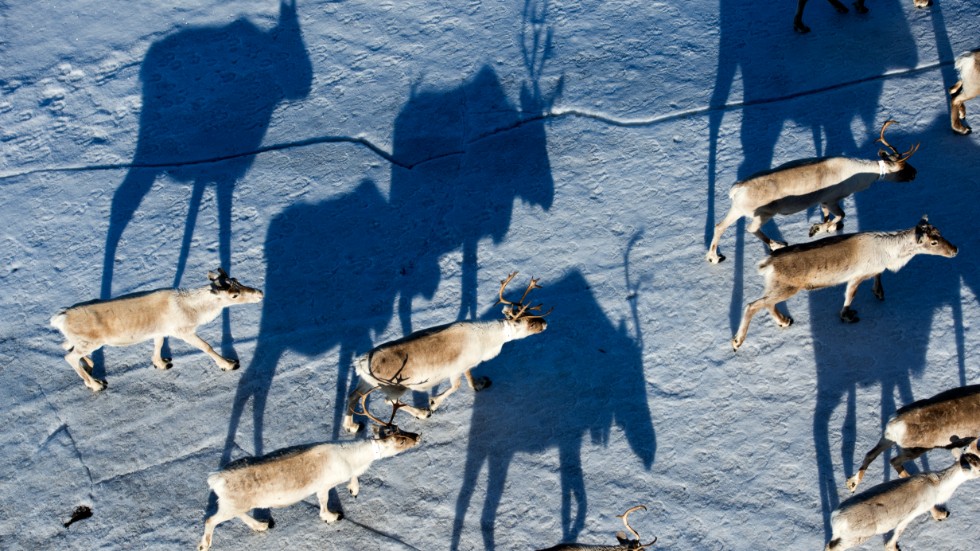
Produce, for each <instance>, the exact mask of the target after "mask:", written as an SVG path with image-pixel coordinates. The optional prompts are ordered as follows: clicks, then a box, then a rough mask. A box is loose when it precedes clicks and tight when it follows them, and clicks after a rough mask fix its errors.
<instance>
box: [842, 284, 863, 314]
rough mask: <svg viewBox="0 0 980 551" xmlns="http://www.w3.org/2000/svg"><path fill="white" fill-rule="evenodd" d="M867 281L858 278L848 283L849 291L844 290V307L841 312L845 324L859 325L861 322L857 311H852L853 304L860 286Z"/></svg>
mask: <svg viewBox="0 0 980 551" xmlns="http://www.w3.org/2000/svg"><path fill="white" fill-rule="evenodd" d="M865 279H866V278H858V279H853V280H851V281H848V282H847V289H845V290H844V307H843V308H841V311H840V320H841V321H843V322H844V323H857V322H859V321H861V319H860V318H858V317H857V310H851V302H852V301H853V300H854V294H855V293H857V288H858V285H860V284H861V282H862V281H864V280H865Z"/></svg>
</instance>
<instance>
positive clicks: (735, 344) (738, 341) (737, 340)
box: [732, 337, 745, 352]
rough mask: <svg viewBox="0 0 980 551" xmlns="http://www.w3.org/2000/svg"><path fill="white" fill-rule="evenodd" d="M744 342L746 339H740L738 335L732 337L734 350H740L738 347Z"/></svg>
mask: <svg viewBox="0 0 980 551" xmlns="http://www.w3.org/2000/svg"><path fill="white" fill-rule="evenodd" d="M743 342H745V339H740V338H738V337H733V338H732V352H738V348H739V347H740V346H742V343H743Z"/></svg>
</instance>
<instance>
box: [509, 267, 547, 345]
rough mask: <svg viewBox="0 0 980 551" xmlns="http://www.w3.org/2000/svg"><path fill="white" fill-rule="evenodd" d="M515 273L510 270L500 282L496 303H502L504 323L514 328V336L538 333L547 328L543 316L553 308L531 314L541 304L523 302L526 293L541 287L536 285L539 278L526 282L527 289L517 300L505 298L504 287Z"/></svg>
mask: <svg viewBox="0 0 980 551" xmlns="http://www.w3.org/2000/svg"><path fill="white" fill-rule="evenodd" d="M516 275H517V272H511V273H510V275H508V276H507V279H505V280H503V281H501V282H500V292H499V294H498V296H499V297H500V299H499V300H497V304H503V305H504V307H503V313H504V317H506V318H507V319H506V320H505V323H510V324H511V325H512V326H513V327H514V329H515V330H516V336H515V338H518V339H520V338H524V337H527V336H528V335H534V334H537V333H540V332H542V331H544V330H545V329H547V328H548V322H546V321H545V320H544V317H545V316H547V315H548V314H550V313H551V310H554V308H552V309H551V310H548V311H547V312H545V313H544V314H531V312H540V311H541V305H540V304H538V305H535V306H531V305H530V304H524V299H526V298H527V295H528V293H530V292H531V291H533V290H535V289H540V288H541V286H540V285H538V281H539V280H537V279H534V278H533V277H532V278H531V282H530V283H528V285H527V289H525V290H524V294H523V295H521V299H520V300H519V301H517V302H511V301H509V300H507V299H505V298H504V289H505V288H506V287H507V284H509V283H510V282H511V280H512V279H514V276H516Z"/></svg>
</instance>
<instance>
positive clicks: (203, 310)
mask: <svg viewBox="0 0 980 551" xmlns="http://www.w3.org/2000/svg"><path fill="white" fill-rule="evenodd" d="M208 279H210V280H211V284H210V285H208V286H206V287H200V288H198V289H158V290H155V291H147V292H143V293H133V294H130V295H125V296H121V297H117V298H114V299H110V300H93V301H89V302H83V303H79V304H76V305H74V306H71V307H69V308H65V309H64V310H62V311H61V312H59V313H58V314H56V315H55V316H54V317H52V318H51V325H52V326H54V327H55V328H56V329H58V330H59V331H61V333H62V334H63V335H64V336H65V343H64V344H63V345H62V347H64V349H65V350H67V351H68V354H66V355H65V361H67V362H68V365H70V366H72V368H73V369H74V370H75V372H76V373H78V376H79V377H81V378H82V380H83V381H84V382H85V386H87V387H89V388H90V389H92V390H94V391H96V392H98V391H100V390H102V389H104V388H105V387H106V386H108V383H107V382H106V381H104V380H101V379H95V378H94V377H92V375H91V373H90V371H91V370H92V366H93V364H92V359H91V358H89V357H88V355H89V354H91V353H92V352H94V351H95V350H98V349H99V348H102V347H103V346H105V345H110V346H129V345H131V344H136V343H139V342H143V341H147V340H150V339H153V345H154V350H153V365H154V366H156V367H157V368H158V369H170V368H171V367H173V363H172V360H171V358H164V357H162V356H161V348H162V347H163V340H164V338H166V337H171V336H172V337H177V338H179V339H181V340H183V341H185V342H187V343H188V344H190V345H192V346H194V347H196V348H198V349H200V350H201V351H203V352H204V353H205V354H207V355H208V356H211V358H212V359H213V360H214V361H215V363H217V364H218V367H220V368H221V369H223V370H226V371H228V370H233V369H237V368H238V360H233V359H228V358H224V357H222V356H220V355H219V354H218V353H217V352H215V351H214V349H213V348H211V345H209V344H208V343H207V342H205V341H204V339H202V338H201V337H199V336H197V328H198V326H200V325H203V324H205V323H208V322H210V321H212V320H214V319H215V318H216V317H218V315H219V314H220V313H221V311H222V310H224V309H225V308H227V307H229V306H232V305H235V304H248V303H253V302H259V301H261V300H262V291H260V290H258V289H253V288H251V287H246V286H244V285H242V284H240V283H239V282H238V280H237V279H234V278H230V277H228V274H226V273H225V271H224V270H223V269H221V268H218V270H217V271H216V272H208ZM79 360H81V361H82V362H84V363H85V365H84V366H83V365H82V364H81V363H79Z"/></svg>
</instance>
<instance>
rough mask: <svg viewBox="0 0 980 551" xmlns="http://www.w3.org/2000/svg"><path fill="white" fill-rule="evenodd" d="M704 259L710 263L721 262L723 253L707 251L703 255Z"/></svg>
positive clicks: (723, 256) (723, 258) (723, 257)
mask: <svg viewBox="0 0 980 551" xmlns="http://www.w3.org/2000/svg"><path fill="white" fill-rule="evenodd" d="M704 259H705V260H707V261H708V262H710V263H712V264H718V263H719V262H722V261H724V260H725V255H723V254H711V253H708V254H706V255H704Z"/></svg>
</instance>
